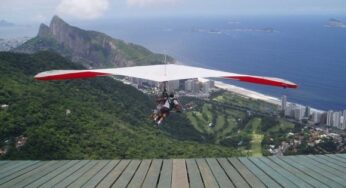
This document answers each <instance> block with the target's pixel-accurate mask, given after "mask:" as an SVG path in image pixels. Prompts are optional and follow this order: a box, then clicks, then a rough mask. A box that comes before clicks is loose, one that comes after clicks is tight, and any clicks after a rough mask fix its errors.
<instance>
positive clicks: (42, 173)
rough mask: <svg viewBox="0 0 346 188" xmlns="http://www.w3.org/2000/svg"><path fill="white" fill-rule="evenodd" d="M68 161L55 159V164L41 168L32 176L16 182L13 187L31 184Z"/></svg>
mask: <svg viewBox="0 0 346 188" xmlns="http://www.w3.org/2000/svg"><path fill="white" fill-rule="evenodd" d="M65 163H67V161H55V163H54V164H52V165H50V166H48V167H47V168H45V169H42V170H41V168H39V170H40V171H39V172H38V173H35V174H33V175H31V176H28V177H27V178H26V179H24V180H23V181H21V182H18V183H17V184H15V185H14V186H13V187H25V186H26V185H29V184H30V183H32V182H34V181H36V180H38V179H40V178H41V177H43V176H45V175H46V174H48V173H50V172H52V171H54V170H56V169H58V168H59V167H61V166H62V165H63V164H65Z"/></svg>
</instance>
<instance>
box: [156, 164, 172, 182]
mask: <svg viewBox="0 0 346 188" xmlns="http://www.w3.org/2000/svg"><path fill="white" fill-rule="evenodd" d="M172 171H173V160H171V159H165V160H163V164H162V169H161V173H160V179H159V184H158V185H157V187H158V188H170V187H171V185H172Z"/></svg>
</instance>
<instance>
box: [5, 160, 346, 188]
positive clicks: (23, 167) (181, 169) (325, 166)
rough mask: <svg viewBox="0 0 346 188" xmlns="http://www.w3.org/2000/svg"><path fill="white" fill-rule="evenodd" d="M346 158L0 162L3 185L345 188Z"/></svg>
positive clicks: (134, 187)
mask: <svg viewBox="0 0 346 188" xmlns="http://www.w3.org/2000/svg"><path fill="white" fill-rule="evenodd" d="M345 173H346V154H336V155H304V156H302V155H301V156H287V157H259V158H256V157H240V158H217V159H215V158H207V159H202V158H201V159H165V160H162V159H145V160H72V161H67V160H63V161H0V188H3V187H11V188H12V187H14V188H16V187H117V188H121V187H131V188H136V187H148V188H151V187H159V188H162V187H164V188H166V187H167V188H170V187H172V188H175V187H177V188H188V187H191V188H195V187H196V188H199V187H206V188H209V187H211V188H213V187H229V188H232V187H241V188H243V187H244V188H250V187H256V188H257V187H346V175H345Z"/></svg>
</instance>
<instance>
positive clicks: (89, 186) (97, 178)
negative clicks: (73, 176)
mask: <svg viewBox="0 0 346 188" xmlns="http://www.w3.org/2000/svg"><path fill="white" fill-rule="evenodd" d="M117 164H119V161H118V160H112V161H109V162H108V163H107V164H106V165H105V166H104V167H103V168H102V169H101V170H100V171H98V172H97V174H95V175H94V176H93V177H92V178H91V179H89V180H88V181H87V182H86V183H85V184H84V185H83V186H82V187H83V188H93V187H96V185H97V184H98V183H99V182H100V181H101V180H102V179H103V178H104V177H106V176H107V174H108V173H109V172H110V171H111V170H113V169H114V168H115V167H116V165H117Z"/></svg>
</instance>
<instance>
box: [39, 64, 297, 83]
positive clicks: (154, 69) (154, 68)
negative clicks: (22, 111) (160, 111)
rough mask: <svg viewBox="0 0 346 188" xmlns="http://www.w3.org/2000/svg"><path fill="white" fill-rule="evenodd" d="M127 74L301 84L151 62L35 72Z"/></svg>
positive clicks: (48, 75) (52, 75) (47, 76)
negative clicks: (116, 66) (126, 65)
mask: <svg viewBox="0 0 346 188" xmlns="http://www.w3.org/2000/svg"><path fill="white" fill-rule="evenodd" d="M111 75H119V76H128V77H135V78H141V79H146V80H152V81H156V82H165V81H172V80H182V79H192V78H213V77H214V78H226V79H233V80H238V81H242V82H249V83H256V84H262V85H270V86H277V87H283V88H297V87H298V86H297V85H296V84H295V83H293V82H290V81H287V80H283V79H280V78H273V77H262V76H253V75H245V74H236V73H231V72H224V71H217V70H211V69H205V68H199V67H192V66H186V65H175V64H168V65H148V66H135V67H123V68H111V69H91V70H52V71H46V72H41V73H38V74H37V75H35V79H36V80H67V79H78V78H93V77H98V76H111Z"/></svg>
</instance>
